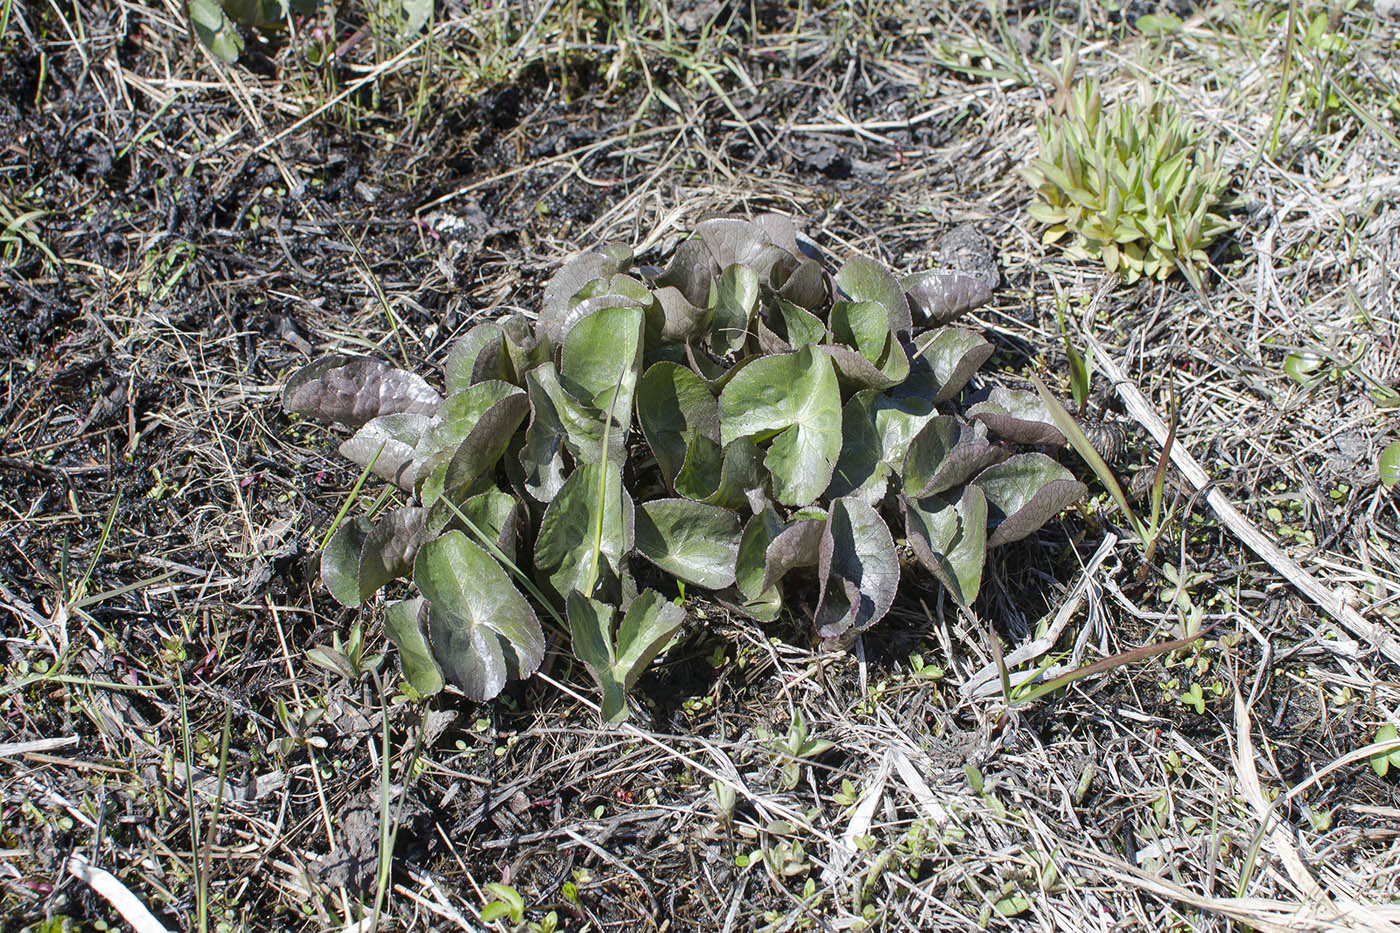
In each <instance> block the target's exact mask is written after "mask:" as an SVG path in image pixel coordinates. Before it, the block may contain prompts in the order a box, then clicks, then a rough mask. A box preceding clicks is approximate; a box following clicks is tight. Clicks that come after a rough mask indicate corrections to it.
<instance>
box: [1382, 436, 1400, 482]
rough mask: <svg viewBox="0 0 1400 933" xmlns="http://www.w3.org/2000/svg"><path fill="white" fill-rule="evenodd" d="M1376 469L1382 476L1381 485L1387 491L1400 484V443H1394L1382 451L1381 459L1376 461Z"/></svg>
mask: <svg viewBox="0 0 1400 933" xmlns="http://www.w3.org/2000/svg"><path fill="white" fill-rule="evenodd" d="M1376 469H1377V471H1378V472H1379V474H1380V478H1381V484H1382V485H1383V486H1385V488H1387V489H1391V488H1393V487H1394V486H1395V484H1396V483H1400V441H1392V442H1391V443H1389V444H1387V445H1386V448H1385V450H1382V451H1381V455H1380V459H1379V460H1377V461H1376Z"/></svg>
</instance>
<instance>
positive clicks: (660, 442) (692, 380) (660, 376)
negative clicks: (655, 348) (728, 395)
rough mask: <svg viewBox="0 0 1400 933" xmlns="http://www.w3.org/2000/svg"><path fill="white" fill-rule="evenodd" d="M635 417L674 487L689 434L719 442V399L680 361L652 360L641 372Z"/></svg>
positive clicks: (666, 478)
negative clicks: (652, 362)
mask: <svg viewBox="0 0 1400 933" xmlns="http://www.w3.org/2000/svg"><path fill="white" fill-rule="evenodd" d="M637 420H638V421H639V422H641V426H642V434H643V435H645V437H646V439H647V444H648V446H650V447H651V452H652V454H653V455H655V457H656V463H657V465H658V466H659V467H661V477H662V479H663V480H664V481H665V482H666V485H667V486H670V487H671V488H673V489H674V488H675V480H676V474H678V473H679V472H680V470H681V467H682V466H683V465H684V463H685V460H686V452H687V448H688V447H689V445H690V443H691V438H695V437H705V438H708V439H709V440H710V441H711V442H712V443H714V444H716V445H718V442H719V436H720V434H719V402H718V401H717V400H716V399H715V396H714V394H713V393H712V392H711V391H710V389H709V387H708V386H706V385H705V383H704V381H703V380H701V378H700V377H699V376H697V375H695V373H693V372H691V371H690V370H689V369H688V368H686V367H684V366H681V365H680V364H679V363H670V362H660V363H655V364H653V365H652V366H651V367H650V368H648V369H647V371H646V372H645V373H643V374H642V378H641V380H640V381H639V383H638V385H637Z"/></svg>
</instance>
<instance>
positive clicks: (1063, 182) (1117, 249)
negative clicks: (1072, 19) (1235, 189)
mask: <svg viewBox="0 0 1400 933" xmlns="http://www.w3.org/2000/svg"><path fill="white" fill-rule="evenodd" d="M1060 99H1061V100H1062V105H1061V106H1059V107H1057V108H1056V109H1055V110H1053V111H1052V112H1051V113H1050V114H1049V115H1048V116H1047V117H1046V119H1045V120H1043V121H1041V122H1040V124H1039V127H1038V128H1039V134H1040V156H1039V158H1037V159H1036V160H1035V161H1034V162H1032V163H1031V165H1030V166H1029V167H1028V168H1027V169H1026V171H1025V173H1024V174H1025V177H1026V179H1027V180H1028V181H1029V182H1030V183H1031V184H1032V185H1033V186H1034V187H1035V189H1036V195H1037V198H1036V201H1035V203H1033V204H1032V205H1031V206H1030V208H1029V213H1030V216H1031V218H1032V219H1033V220H1036V221H1038V222H1040V223H1042V224H1045V225H1046V230H1045V233H1044V234H1043V235H1042V240H1043V241H1044V242H1045V243H1047V244H1050V243H1058V244H1059V245H1060V246H1062V247H1063V248H1064V250H1065V252H1066V254H1068V255H1069V256H1071V257H1074V258H1076V259H1099V260H1102V261H1103V264H1104V266H1105V267H1106V268H1107V269H1108V271H1109V272H1117V273H1120V274H1121V275H1122V276H1123V279H1124V280H1125V281H1127V282H1133V281H1136V280H1137V279H1138V278H1139V277H1143V276H1146V277H1148V278H1157V279H1165V278H1166V277H1167V276H1169V275H1170V274H1171V273H1172V271H1173V270H1176V269H1179V270H1181V274H1182V275H1184V276H1185V277H1186V278H1187V279H1188V280H1190V282H1191V284H1193V285H1195V286H1196V287H1197V288H1200V287H1201V274H1200V267H1201V266H1204V265H1205V263H1206V259H1207V257H1206V252H1205V251H1206V249H1207V247H1209V246H1210V245H1211V243H1213V242H1214V241H1215V239H1216V237H1217V236H1219V235H1220V234H1221V233H1222V232H1223V231H1225V230H1227V229H1229V228H1230V226H1231V224H1230V223H1229V221H1227V220H1225V219H1224V218H1223V217H1222V216H1220V214H1219V213H1217V211H1216V208H1217V205H1218V204H1219V202H1220V197H1221V193H1222V191H1223V190H1224V187H1225V181H1226V178H1225V173H1224V171H1223V169H1222V168H1221V165H1220V160H1219V158H1218V155H1217V153H1216V150H1215V147H1214V145H1213V144H1207V143H1203V141H1202V134H1201V132H1200V131H1199V130H1197V129H1195V128H1194V127H1192V126H1191V125H1190V124H1189V123H1187V122H1186V121H1185V120H1184V119H1183V118H1182V117H1181V115H1180V114H1178V113H1175V112H1172V111H1171V109H1170V108H1169V107H1168V106H1167V104H1166V102H1164V101H1163V100H1161V99H1160V98H1151V99H1146V100H1125V101H1122V102H1120V103H1118V104H1117V105H1115V106H1114V107H1112V108H1111V109H1109V110H1105V109H1104V107H1103V103H1102V100H1101V99H1100V96H1099V88H1098V84H1097V83H1096V82H1093V81H1081V82H1079V83H1078V84H1076V85H1074V86H1073V87H1066V88H1065V89H1064V90H1063V92H1062V94H1061V95H1060Z"/></svg>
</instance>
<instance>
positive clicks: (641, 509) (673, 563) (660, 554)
mask: <svg viewBox="0 0 1400 933" xmlns="http://www.w3.org/2000/svg"><path fill="white" fill-rule="evenodd" d="M636 515H637V519H636V521H637V525H636V543H637V551H638V553H640V554H641V555H642V556H643V557H645V558H646V559H647V560H649V561H651V562H652V563H653V564H655V565H656V566H658V567H660V568H661V569H662V570H664V571H666V572H667V573H669V574H671V575H672V576H674V577H678V578H679V579H681V580H684V581H685V582H687V583H693V584H695V585H696V586H703V587H705V588H707V589H711V590H718V589H723V588H724V587H726V586H728V585H729V584H731V583H733V582H734V565H735V562H736V561H737V560H738V556H739V538H740V527H739V516H738V515H737V514H735V513H734V512H731V511H730V510H729V509H724V508H720V507H719V506H714V505H705V504H704V503H701V502H693V501H691V500H689V499H653V500H652V501H650V502H644V503H642V504H641V505H640V506H638V507H637V512H636Z"/></svg>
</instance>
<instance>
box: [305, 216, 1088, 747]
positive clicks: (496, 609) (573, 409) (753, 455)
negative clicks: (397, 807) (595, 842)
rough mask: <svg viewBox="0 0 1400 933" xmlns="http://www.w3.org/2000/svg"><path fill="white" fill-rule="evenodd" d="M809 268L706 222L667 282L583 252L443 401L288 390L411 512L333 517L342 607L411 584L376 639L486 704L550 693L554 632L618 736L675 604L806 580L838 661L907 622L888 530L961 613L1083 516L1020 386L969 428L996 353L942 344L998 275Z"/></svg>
mask: <svg viewBox="0 0 1400 933" xmlns="http://www.w3.org/2000/svg"><path fill="white" fill-rule="evenodd" d="M812 252H814V249H813V248H811V247H810V245H807V248H805V249H804V248H800V247H799V245H798V241H797V233H796V229H795V227H794V226H793V224H792V222H791V221H790V220H789V219H787V218H786V217H781V216H778V215H764V216H760V217H758V218H756V219H754V220H752V221H746V220H736V219H714V220H707V221H703V222H701V223H700V224H698V225H697V226H696V228H695V231H694V235H693V236H691V237H690V238H689V239H686V240H684V241H683V242H681V243H680V245H679V246H678V247H677V248H676V250H675V253H674V255H673V256H672V257H671V259H670V262H669V263H668V264H667V265H666V267H665V268H663V269H654V268H645V267H639V266H637V265H636V263H635V262H634V260H633V255H632V252H631V250H630V249H628V248H626V247H618V246H608V247H605V248H603V249H600V250H597V251H590V252H585V253H582V254H580V255H578V256H575V257H574V258H572V259H570V260H569V261H568V262H566V263H565V264H564V265H563V266H562V267H561V268H560V269H559V271H558V272H557V273H556V274H555V275H554V277H553V278H552V280H551V281H550V282H549V283H548V285H547V287H546V288H545V290H544V295H543V300H542V303H541V307H540V310H539V313H538V316H537V318H536V319H535V320H533V321H531V320H529V319H527V318H526V317H524V316H521V315H509V316H506V317H502V318H500V319H497V320H492V321H488V322H485V323H482V324H478V325H477V326H475V327H473V328H472V329H471V330H469V331H468V332H467V333H466V334H464V335H463V336H462V337H461V338H459V339H458V340H457V341H456V342H455V344H454V345H453V346H452V348H451V350H450V352H449V353H448V355H447V358H446V361H445V363H444V365H443V372H442V382H443V390H442V391H441V392H440V391H439V390H438V389H436V388H434V387H433V386H432V385H430V384H429V383H428V382H427V381H426V380H424V379H423V378H421V377H420V376H417V375H415V374H413V373H410V372H407V371H404V370H401V369H395V368H393V367H391V366H389V365H388V364H386V363H383V362H380V361H378V360H374V359H369V358H365V357H350V356H343V355H331V356H328V357H325V358H323V359H320V360H317V361H315V362H313V363H311V364H310V365H307V366H305V367H303V368H302V369H300V370H298V371H297V372H296V373H295V374H293V375H292V376H291V378H290V379H289V380H288V382H287V384H286V386H285V389H284V392H283V405H284V407H285V408H286V409H287V410H288V411H289V412H295V413H299V414H303V415H307V416H310V417H313V418H317V419H320V420H323V421H329V422H338V423H340V424H342V425H345V426H347V427H348V428H349V429H350V430H351V431H352V432H353V433H352V434H351V435H350V437H349V438H348V439H346V440H345V441H344V443H343V444H341V445H340V452H341V453H342V454H343V455H344V456H345V457H347V458H348V459H350V460H352V461H354V462H355V463H357V464H359V465H360V466H361V467H362V468H364V469H365V470H366V472H367V473H373V474H374V475H375V476H378V477H381V478H382V479H384V480H387V481H388V482H391V483H393V484H395V485H396V486H398V487H399V489H400V490H402V493H403V494H404V496H405V497H406V498H407V503H406V504H404V505H401V506H398V507H395V508H390V509H386V510H384V511H382V512H381V513H380V514H378V515H375V516H367V515H354V516H351V515H348V514H347V515H346V517H345V518H344V520H343V521H341V522H340V524H339V526H338V527H337V528H336V530H335V532H334V534H333V535H332V536H331V538H330V540H329V542H328V543H327V546H326V547H325V549H324V551H323V553H322V559H321V573H322V577H323V579H324V580H325V582H326V585H327V588H328V589H329V590H330V593H331V595H332V596H333V597H334V598H335V599H337V600H338V601H339V602H341V603H343V604H344V605H346V606H358V605H361V604H363V603H364V602H366V601H367V600H369V599H371V597H373V596H374V595H375V594H376V593H378V592H379V590H380V589H381V588H383V587H385V586H386V585H387V584H390V583H391V582H393V581H395V580H399V579H408V580H411V582H412V584H413V588H414V589H415V590H416V592H413V591H410V593H411V595H409V596H408V598H405V599H399V600H396V601H393V602H391V603H389V604H388V607H387V621H386V632H387V634H388V637H389V639H390V640H391V641H392V642H393V643H394V644H395V645H396V646H397V647H398V649H399V653H400V658H401V660H402V663H403V668H404V674H405V677H406V678H407V679H408V681H409V682H410V683H411V684H412V685H413V686H414V688H415V689H416V690H417V691H418V692H419V693H421V694H424V695H427V694H431V693H434V692H436V691H438V690H440V689H442V687H443V686H444V684H447V683H450V684H453V685H455V686H456V687H457V688H458V689H460V690H461V691H462V693H464V694H465V695H466V696H468V697H470V698H472V699H476V700H485V699H488V698H490V697H493V696H495V695H496V694H497V693H499V692H500V691H501V689H502V688H503V687H504V686H505V684H506V682H507V681H508V680H510V679H513V678H524V677H528V676H530V675H531V674H532V673H533V672H534V671H535V669H536V668H537V667H538V665H539V664H540V661H541V659H542V657H543V654H544V635H543V632H542V629H541V625H540V622H539V617H538V615H537V612H541V611H543V612H545V613H546V614H548V615H550V616H552V617H553V618H555V619H556V620H558V621H559V622H560V624H561V627H563V628H566V629H567V631H568V633H569V635H570V637H571V639H572V644H573V651H574V654H575V655H576V656H577V657H578V659H579V660H580V661H582V662H583V664H584V665H585V667H586V668H587V669H588V671H589V672H590V674H591V675H592V677H593V678H594V679H595V680H596V681H597V683H598V686H599V688H600V690H601V692H602V712H603V717H604V718H605V719H607V720H610V721H616V720H619V719H621V718H624V717H625V716H626V712H627V705H626V695H627V691H628V690H629V689H631V688H632V687H633V686H634V685H635V683H636V681H637V679H638V678H639V677H640V676H641V674H642V673H643V672H644V671H645V670H646V668H647V667H648V665H650V664H651V662H652V661H653V660H654V659H655V658H656V657H657V656H658V655H659V654H660V653H661V652H662V651H663V650H665V648H666V646H667V645H668V644H669V643H670V641H671V640H672V639H673V637H674V635H675V634H676V632H677V631H678V630H679V629H680V627H681V625H682V624H683V622H684V621H685V612H684V610H683V609H682V608H681V607H680V606H678V605H677V604H676V603H675V602H674V601H672V600H671V599H667V598H665V597H663V595H662V591H663V590H664V591H678V590H679V589H680V588H681V587H684V590H685V592H686V593H687V594H692V593H695V592H697V591H704V592H706V593H708V594H709V596H710V598H711V599H713V600H714V601H716V602H718V603H720V604H722V605H724V606H726V607H728V608H729V609H730V610H732V611H734V612H737V613H739V614H742V615H745V616H748V617H750V618H752V619H755V620H758V621H761V622H767V621H772V620H774V619H776V618H777V617H778V616H779V615H780V613H782V612H783V610H784V608H785V607H787V606H788V605H789V601H790V600H792V599H794V598H800V597H801V596H802V595H804V594H805V592H806V589H805V588H804V589H803V590H802V591H796V590H797V588H795V587H794V590H795V592H789V591H788V588H787V587H786V586H785V583H789V582H791V579H792V575H793V574H795V573H798V572H803V573H805V574H807V577H806V579H812V577H813V576H814V577H815V580H816V584H817V586H816V592H815V606H814V607H810V610H811V615H812V618H813V619H814V620H815V634H816V635H817V636H818V637H820V638H821V639H823V640H825V641H827V642H828V643H837V642H839V641H840V640H842V639H846V638H849V637H851V636H852V635H854V634H855V633H859V632H863V631H865V630H866V629H868V628H869V627H870V626H872V625H874V624H875V623H876V622H878V621H879V620H880V619H881V618H882V617H883V616H884V615H885V614H886V612H888V610H889V608H890V606H891V604H892V603H893V601H894V597H895V593H896V590H897V588H898V585H899V579H900V561H899V558H898V553H897V551H896V546H895V534H896V532H895V531H892V530H891V528H892V526H893V528H894V529H897V531H898V532H900V533H902V536H903V537H905V538H906V539H907V540H908V542H909V544H910V545H911V546H912V549H913V551H914V553H915V554H916V555H917V557H918V560H919V561H920V562H921V563H922V564H923V566H924V567H926V568H927V569H928V570H929V571H930V572H931V573H932V574H933V575H934V577H936V578H937V579H938V580H939V581H940V582H941V583H942V584H943V585H944V586H946V587H947V589H948V591H949V593H950V594H951V596H952V598H953V599H954V600H955V601H956V602H958V603H959V604H960V605H963V606H967V605H969V604H971V603H972V601H973V600H974V599H976V597H977V592H978V589H979V587H980V585H981V579H982V570H983V565H984V561H985V558H986V553H987V549H988V548H992V547H996V546H998V545H1001V544H1006V543H1008V542H1012V541H1015V540H1017V539H1019V538H1022V537H1025V536H1026V535H1029V534H1031V533H1032V532H1034V531H1036V530H1037V529H1038V528H1040V526H1041V525H1042V524H1044V523H1045V522H1046V521H1047V520H1049V519H1050V518H1052V517H1053V516H1055V515H1056V514H1057V513H1059V512H1060V511H1061V510H1062V509H1064V508H1065V507H1066V506H1068V505H1070V504H1071V503H1073V502H1074V501H1076V500H1077V499H1079V498H1080V496H1082V495H1083V493H1084V491H1085V489H1084V486H1083V485H1082V484H1081V483H1079V482H1078V481H1077V480H1076V479H1075V478H1074V477H1073V476H1072V475H1071V474H1070V473H1069V471H1068V470H1066V469H1065V468H1064V467H1063V466H1061V465H1060V464H1059V463H1057V462H1056V461H1055V460H1054V459H1052V458H1051V457H1050V456H1048V455H1047V454H1046V453H1044V452H1043V451H1044V449H1045V448H1047V447H1058V446H1061V445H1063V444H1064V443H1065V439H1064V436H1063V434H1061V433H1060V432H1059V431H1058V430H1057V429H1056V428H1055V426H1054V422H1053V419H1052V418H1051V416H1050V414H1049V412H1048V410H1047V409H1046V406H1045V405H1044V403H1043V402H1042V401H1041V400H1040V399H1039V398H1038V397H1037V396H1035V395H1034V394H1033V393H1029V392H1018V391H1012V390H1007V389H1004V388H1000V387H996V388H993V389H992V390H991V391H990V392H981V393H978V394H979V395H980V396H982V398H981V400H980V401H978V402H977V403H976V404H974V405H971V406H970V407H966V408H963V407H960V405H959V401H960V400H961V399H962V398H963V397H964V395H965V394H968V393H965V392H964V390H965V389H966V388H967V387H968V384H969V382H970V381H971V380H972V378H973V376H974V375H975V374H976V373H977V371H978V369H979V368H980V367H981V366H982V364H983V363H985V362H986V361H987V359H988V358H989V357H990V356H991V353H992V346H991V344H990V343H988V342H987V341H986V340H985V339H984V338H983V337H982V336H981V335H979V334H977V333H975V332H973V331H971V330H968V329H965V328H961V327H957V326H954V325H953V324H952V323H951V322H952V321H953V320H955V319H956V318H958V317H959V316H961V315H962V314H964V313H966V312H967V311H968V310H970V309H972V308H974V307H976V306H978V305H980V304H981V303H983V302H985V301H986V300H987V299H988V298H989V297H990V294H991V288H990V284H989V283H988V282H987V281H985V279H981V278H978V277H977V276H975V275H972V274H964V273H959V272H953V271H947V270H935V271H932V272H926V273H920V274H916V275H911V276H908V277H905V278H903V279H900V278H897V277H896V276H895V275H894V274H893V273H891V272H890V271H889V270H888V269H886V268H885V267H884V266H882V265H880V264H879V263H876V262H874V261H872V260H870V259H867V258H865V257H861V256H856V257H853V258H851V259H849V260H847V261H846V262H845V263H844V264H842V265H841V266H840V267H839V268H838V269H837V270H836V272H835V274H834V275H833V274H832V273H830V272H829V271H828V269H827V267H826V266H824V265H823V264H822V263H821V262H820V261H818V260H817V259H814V258H811V256H810V255H809V254H810V253H812ZM916 322H917V326H916ZM522 590H523V591H524V592H522Z"/></svg>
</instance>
